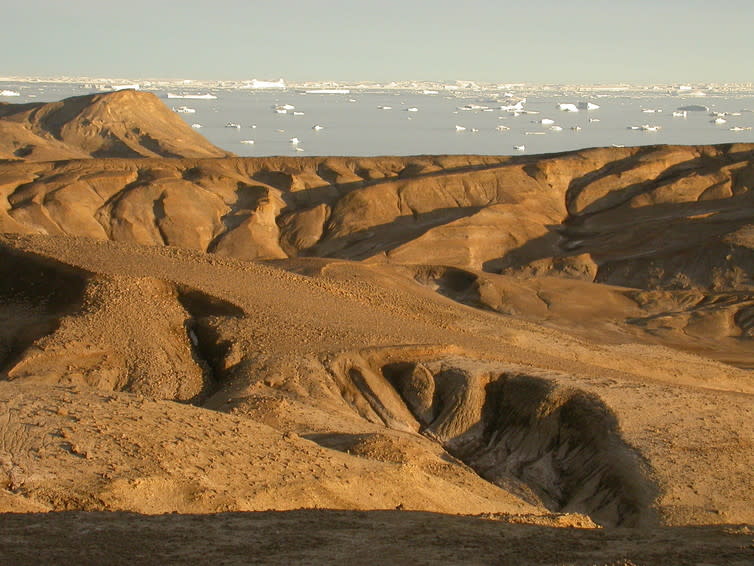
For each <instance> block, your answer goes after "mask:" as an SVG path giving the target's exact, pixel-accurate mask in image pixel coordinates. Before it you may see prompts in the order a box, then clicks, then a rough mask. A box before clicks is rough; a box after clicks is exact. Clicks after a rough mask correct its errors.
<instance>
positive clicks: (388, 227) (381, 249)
mask: <svg viewBox="0 0 754 566" xmlns="http://www.w3.org/2000/svg"><path fill="white" fill-rule="evenodd" d="M482 208H483V207H481V206H467V207H458V208H443V209H438V210H434V211H432V212H428V213H425V214H418V215H405V216H399V217H398V218H396V219H395V220H394V221H393V222H389V223H386V224H380V225H378V226H373V227H371V228H369V229H368V230H360V231H358V232H353V233H351V234H348V235H346V236H342V237H337V238H327V237H326V236H325V237H324V238H323V239H322V240H320V242H319V243H318V244H316V245H315V246H313V247H312V248H309V249H308V250H307V251H306V253H304V254H302V255H312V256H319V257H331V258H342V259H350V260H357V261H358V260H363V259H366V258H368V257H371V256H373V255H377V254H381V253H389V252H390V251H391V250H393V249H395V248H397V247H399V246H402V245H403V244H406V243H408V242H410V241H412V240H416V239H417V238H419V237H421V236H422V235H424V234H425V233H426V232H428V231H430V230H432V229H433V228H436V227H438V226H442V225H443V224H449V223H451V222H454V221H456V220H459V219H461V218H464V217H467V216H471V215H473V214H476V213H477V212H479V211H480V210H481V209H482Z"/></svg>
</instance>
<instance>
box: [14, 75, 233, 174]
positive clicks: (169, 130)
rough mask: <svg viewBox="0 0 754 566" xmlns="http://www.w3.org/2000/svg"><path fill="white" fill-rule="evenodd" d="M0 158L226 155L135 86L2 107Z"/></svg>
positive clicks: (28, 159)
mask: <svg viewBox="0 0 754 566" xmlns="http://www.w3.org/2000/svg"><path fill="white" fill-rule="evenodd" d="M0 134H2V135H0V158H4V159H23V160H26V161H48V160H55V159H76V158H82V157H227V156H228V155H231V154H229V153H227V152H225V151H223V150H221V149H219V148H217V147H215V146H213V145H212V144H210V143H209V142H208V141H207V140H206V139H205V138H204V137H203V136H201V135H199V134H198V133H196V132H195V131H193V130H192V129H191V128H190V127H189V126H188V125H186V123H185V122H184V121H183V120H181V119H180V118H179V117H178V116H177V115H176V114H175V113H174V112H171V111H170V109H169V108H167V107H166V106H165V105H164V104H163V103H162V102H161V101H160V100H159V99H158V98H157V97H156V96H155V95H153V94H151V93H147V92H138V91H134V90H122V91H117V92H112V93H104V94H89V95H84V96H75V97H72V98H66V99H65V100H62V101H60V102H52V103H36V102H35V103H28V104H2V105H0Z"/></svg>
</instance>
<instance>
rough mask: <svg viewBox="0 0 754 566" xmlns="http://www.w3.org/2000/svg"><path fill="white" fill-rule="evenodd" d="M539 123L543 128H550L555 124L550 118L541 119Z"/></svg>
mask: <svg viewBox="0 0 754 566" xmlns="http://www.w3.org/2000/svg"><path fill="white" fill-rule="evenodd" d="M539 123H540V124H542V125H543V126H550V125H552V124H554V123H555V120H552V119H550V118H542V119H541V120H540V121H539Z"/></svg>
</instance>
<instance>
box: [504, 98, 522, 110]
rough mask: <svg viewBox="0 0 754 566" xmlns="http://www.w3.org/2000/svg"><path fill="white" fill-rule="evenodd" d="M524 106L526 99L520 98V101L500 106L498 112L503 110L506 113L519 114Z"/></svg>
mask: <svg viewBox="0 0 754 566" xmlns="http://www.w3.org/2000/svg"><path fill="white" fill-rule="evenodd" d="M511 102H512V101H511ZM524 104H526V99H525V98H522V99H521V100H517V101H516V102H513V103H512V104H503V105H501V106H500V110H504V111H506V112H520V111H521V110H523V109H524Z"/></svg>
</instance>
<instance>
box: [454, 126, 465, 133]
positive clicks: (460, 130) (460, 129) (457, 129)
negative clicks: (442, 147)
mask: <svg viewBox="0 0 754 566" xmlns="http://www.w3.org/2000/svg"><path fill="white" fill-rule="evenodd" d="M463 131H466V128H464V127H463V126H459V125H456V132H463Z"/></svg>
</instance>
